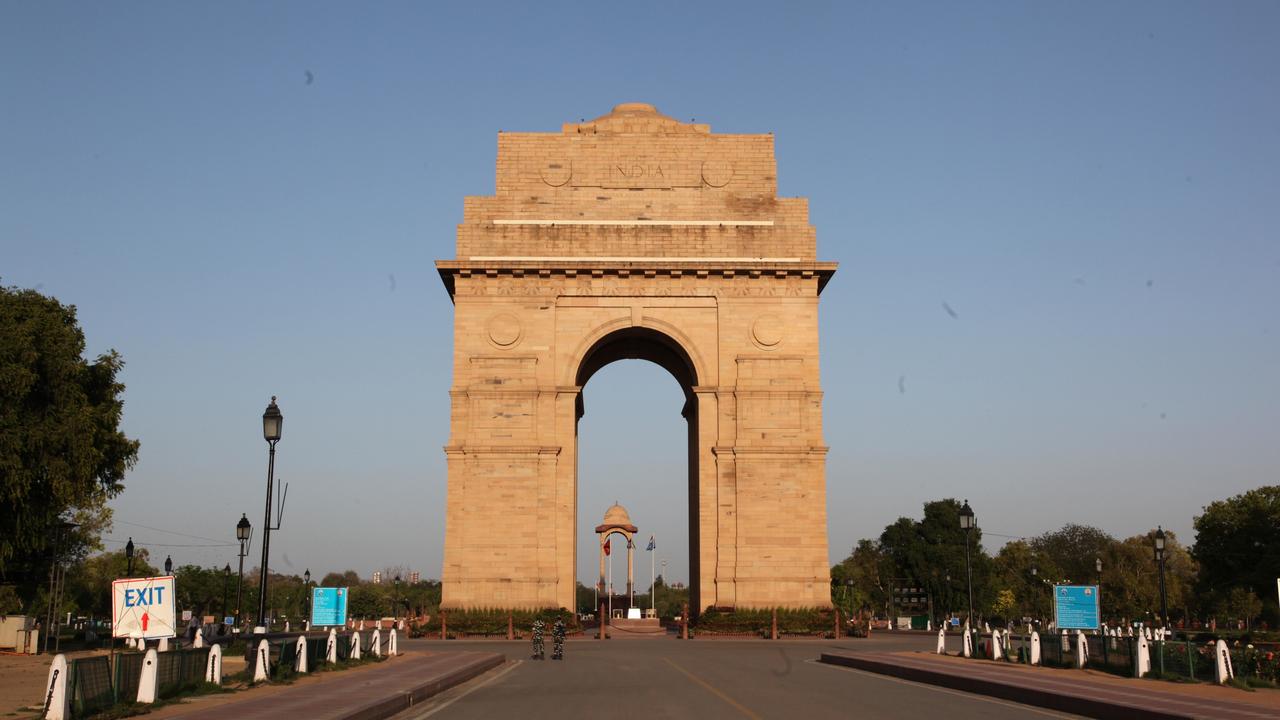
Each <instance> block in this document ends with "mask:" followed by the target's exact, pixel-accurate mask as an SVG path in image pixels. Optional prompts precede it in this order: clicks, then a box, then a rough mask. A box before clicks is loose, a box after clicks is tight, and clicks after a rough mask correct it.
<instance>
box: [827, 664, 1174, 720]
mask: <svg viewBox="0 0 1280 720" xmlns="http://www.w3.org/2000/svg"><path fill="white" fill-rule="evenodd" d="M818 661H819V662H823V663H826V664H828V665H842V666H845V667H851V668H854V669H855V670H865V671H867V672H873V673H877V674H880V675H889V676H891V677H896V678H901V679H903V680H910V681H912V682H919V683H925V684H927V685H937V686H939V687H945V688H950V689H952V690H960V691H963V692H970V693H975V694H977V695H987V696H990V697H996V698H1000V699H1002V700H1011V701H1013V702H1017V703H1022V704H1023V705H1033V706H1035V707H1041V708H1045V709H1047V710H1058V711H1060V712H1065V713H1071V714H1074V715H1084V716H1085V717H1091V718H1099V720H1129V719H1131V718H1132V719H1134V720H1195V717H1196V716H1194V715H1185V714H1182V713H1171V712H1166V711H1162V710H1152V709H1149V708H1144V707H1142V706H1140V705H1123V704H1119V703H1110V702H1105V701H1102V700H1096V699H1093V698H1088V697H1080V696H1078V695H1067V694H1064V693H1058V692H1053V691H1050V690H1042V689H1039V688H1032V687H1026V686H1023V685H1014V684H1012V683H1003V682H994V681H991V680H984V679H982V678H975V677H969V676H965V675H956V674H953V673H945V672H938V671H934V670H926V669H924V668H916V667H907V666H903V665H895V664H893V663H888V662H883V661H880V660H874V659H871V658H864V657H856V656H851V655H832V654H829V653H822V655H821V657H819V658H818Z"/></svg>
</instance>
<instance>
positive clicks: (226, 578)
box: [222, 563, 231, 632]
mask: <svg viewBox="0 0 1280 720" xmlns="http://www.w3.org/2000/svg"><path fill="white" fill-rule="evenodd" d="M230 585H231V563H227V566H226V567H224V568H222V617H223V622H226V617H227V588H228V586H230ZM223 632H226V629H225V628H224V629H223Z"/></svg>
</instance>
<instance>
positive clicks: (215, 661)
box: [204, 643, 222, 685]
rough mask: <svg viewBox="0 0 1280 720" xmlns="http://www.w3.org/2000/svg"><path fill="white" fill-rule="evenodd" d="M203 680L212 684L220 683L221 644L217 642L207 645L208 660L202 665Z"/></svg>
mask: <svg viewBox="0 0 1280 720" xmlns="http://www.w3.org/2000/svg"><path fill="white" fill-rule="evenodd" d="M204 681H205V682H207V683H213V684H214V685H221V684H222V646H221V645H219V644H217V643H214V644H213V645H211V646H209V661H208V662H207V663H206V664H205V666H204Z"/></svg>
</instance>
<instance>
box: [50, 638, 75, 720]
mask: <svg viewBox="0 0 1280 720" xmlns="http://www.w3.org/2000/svg"><path fill="white" fill-rule="evenodd" d="M68 716H69V714H68V713H67V656H66V655H63V654H61V653H59V654H57V655H54V656H53V662H52V663H51V664H50V665H49V682H47V683H45V700H44V717H45V718H46V720H63V719H64V718H66V717H68Z"/></svg>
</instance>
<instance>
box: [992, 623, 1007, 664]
mask: <svg viewBox="0 0 1280 720" xmlns="http://www.w3.org/2000/svg"><path fill="white" fill-rule="evenodd" d="M1003 657H1004V653H1003V652H1002V651H1001V647H1000V630H999V629H997V630H996V631H995V632H993V633H991V659H992V660H1000V659H1002V658H1003Z"/></svg>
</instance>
